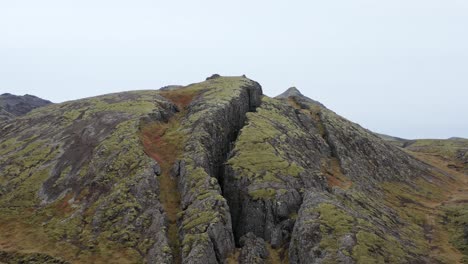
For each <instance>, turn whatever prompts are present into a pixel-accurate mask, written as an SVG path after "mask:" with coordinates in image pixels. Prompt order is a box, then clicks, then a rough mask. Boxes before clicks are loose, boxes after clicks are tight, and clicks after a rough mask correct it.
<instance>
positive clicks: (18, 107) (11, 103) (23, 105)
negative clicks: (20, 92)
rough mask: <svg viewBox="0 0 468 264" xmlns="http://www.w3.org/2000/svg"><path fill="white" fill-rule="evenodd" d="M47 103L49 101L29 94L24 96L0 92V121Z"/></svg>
mask: <svg viewBox="0 0 468 264" xmlns="http://www.w3.org/2000/svg"><path fill="white" fill-rule="evenodd" d="M48 104H51V102H50V101H47V100H44V99H41V98H38V97H36V96H33V95H29V94H27V95H24V96H17V95H12V94H9V93H5V94H2V95H0V121H2V120H9V119H12V118H14V117H17V116H22V115H25V114H27V113H29V112H30V111H32V110H33V109H36V108H38V107H42V106H46V105H48Z"/></svg>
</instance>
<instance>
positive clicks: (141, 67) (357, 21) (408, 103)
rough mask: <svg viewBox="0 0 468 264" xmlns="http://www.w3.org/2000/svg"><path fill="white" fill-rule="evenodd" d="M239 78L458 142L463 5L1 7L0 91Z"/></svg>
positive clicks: (358, 118) (358, 117)
mask: <svg viewBox="0 0 468 264" xmlns="http://www.w3.org/2000/svg"><path fill="white" fill-rule="evenodd" d="M212 73H219V74H221V75H242V74H246V75H247V76H248V77H250V78H251V79H254V80H256V81H258V82H260V83H261V84H262V86H263V90H264V93H265V94H267V95H269V96H275V95H277V94H280V93H281V92H283V91H284V90H285V89H287V88H288V87H290V86H296V87H298V88H299V89H300V90H301V91H302V92H303V93H304V94H305V95H307V96H309V97H310V98H313V99H315V100H318V101H320V102H322V103H323V104H325V105H326V106H327V107H328V108H330V109H332V110H334V111H335V112H337V113H338V114H340V115H343V116H344V117H346V118H348V119H350V120H352V121H354V122H357V123H359V124H361V125H362V126H363V127H366V128H368V129H371V130H374V131H377V132H381V133H386V134H390V135H394V136H399V137H405V138H447V137H452V136H460V137H468V1H465V0H439V1H435V0H381V1H376V0H367V1H366V0H327V1H324V0H320V1H315V0H314V1H312V0H308V1H306V0H304V1H284V0H283V1H272V0H269V1H259V0H257V1H219V0H217V1H215V0H213V1H205V0H202V1H155V0H153V1H150V0H148V1H145V0H132V1H130V0H128V1H120V0H100V1H97V0H93V1H90V0H79V1H67V0H54V1H52V0H41V1H37V0H27V1H23V0H14V1H7V0H0V93H4V92H9V93H14V94H21V95H22V94H26V93H28V94H33V95H37V96H40V97H43V98H46V99H49V100H52V101H54V102H62V101H66V100H71V99H77V98H82V97H88V96H94V95H99V94H104V93H109V92H117V91H124V90H136V89H157V88H159V87H161V86H164V85H168V84H189V83H193V82H198V81H201V80H204V78H205V77H207V76H209V75H211V74H212Z"/></svg>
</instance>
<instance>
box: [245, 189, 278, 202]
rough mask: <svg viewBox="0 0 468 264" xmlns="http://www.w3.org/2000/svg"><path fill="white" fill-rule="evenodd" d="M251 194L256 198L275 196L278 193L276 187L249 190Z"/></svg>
mask: <svg viewBox="0 0 468 264" xmlns="http://www.w3.org/2000/svg"><path fill="white" fill-rule="evenodd" d="M249 195H250V196H251V197H252V198H253V199H255V200H258V199H268V198H273V197H275V195H276V189H272V188H266V189H257V190H253V191H249Z"/></svg>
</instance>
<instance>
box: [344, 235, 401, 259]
mask: <svg viewBox="0 0 468 264" xmlns="http://www.w3.org/2000/svg"><path fill="white" fill-rule="evenodd" d="M356 238H357V244H356V246H355V247H354V248H353V254H352V256H353V258H354V259H355V260H356V261H357V262H358V263H404V262H406V261H405V252H404V251H403V249H402V246H401V244H400V243H398V242H397V241H396V240H395V239H394V238H392V237H390V236H385V237H380V236H378V235H376V234H373V233H370V232H367V231H359V232H358V233H357V234H356Z"/></svg>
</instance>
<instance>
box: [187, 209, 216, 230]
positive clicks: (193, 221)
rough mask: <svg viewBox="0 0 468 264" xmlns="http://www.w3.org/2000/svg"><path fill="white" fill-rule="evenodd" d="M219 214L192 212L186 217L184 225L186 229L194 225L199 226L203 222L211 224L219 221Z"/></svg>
mask: <svg viewBox="0 0 468 264" xmlns="http://www.w3.org/2000/svg"><path fill="white" fill-rule="evenodd" d="M218 216H219V213H218V212H211V211H205V212H199V213H197V214H192V215H191V216H190V217H188V218H185V219H184V221H183V223H182V225H183V228H184V230H190V229H192V228H194V227H197V226H199V225H202V224H209V223H214V222H217V218H218Z"/></svg>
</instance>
